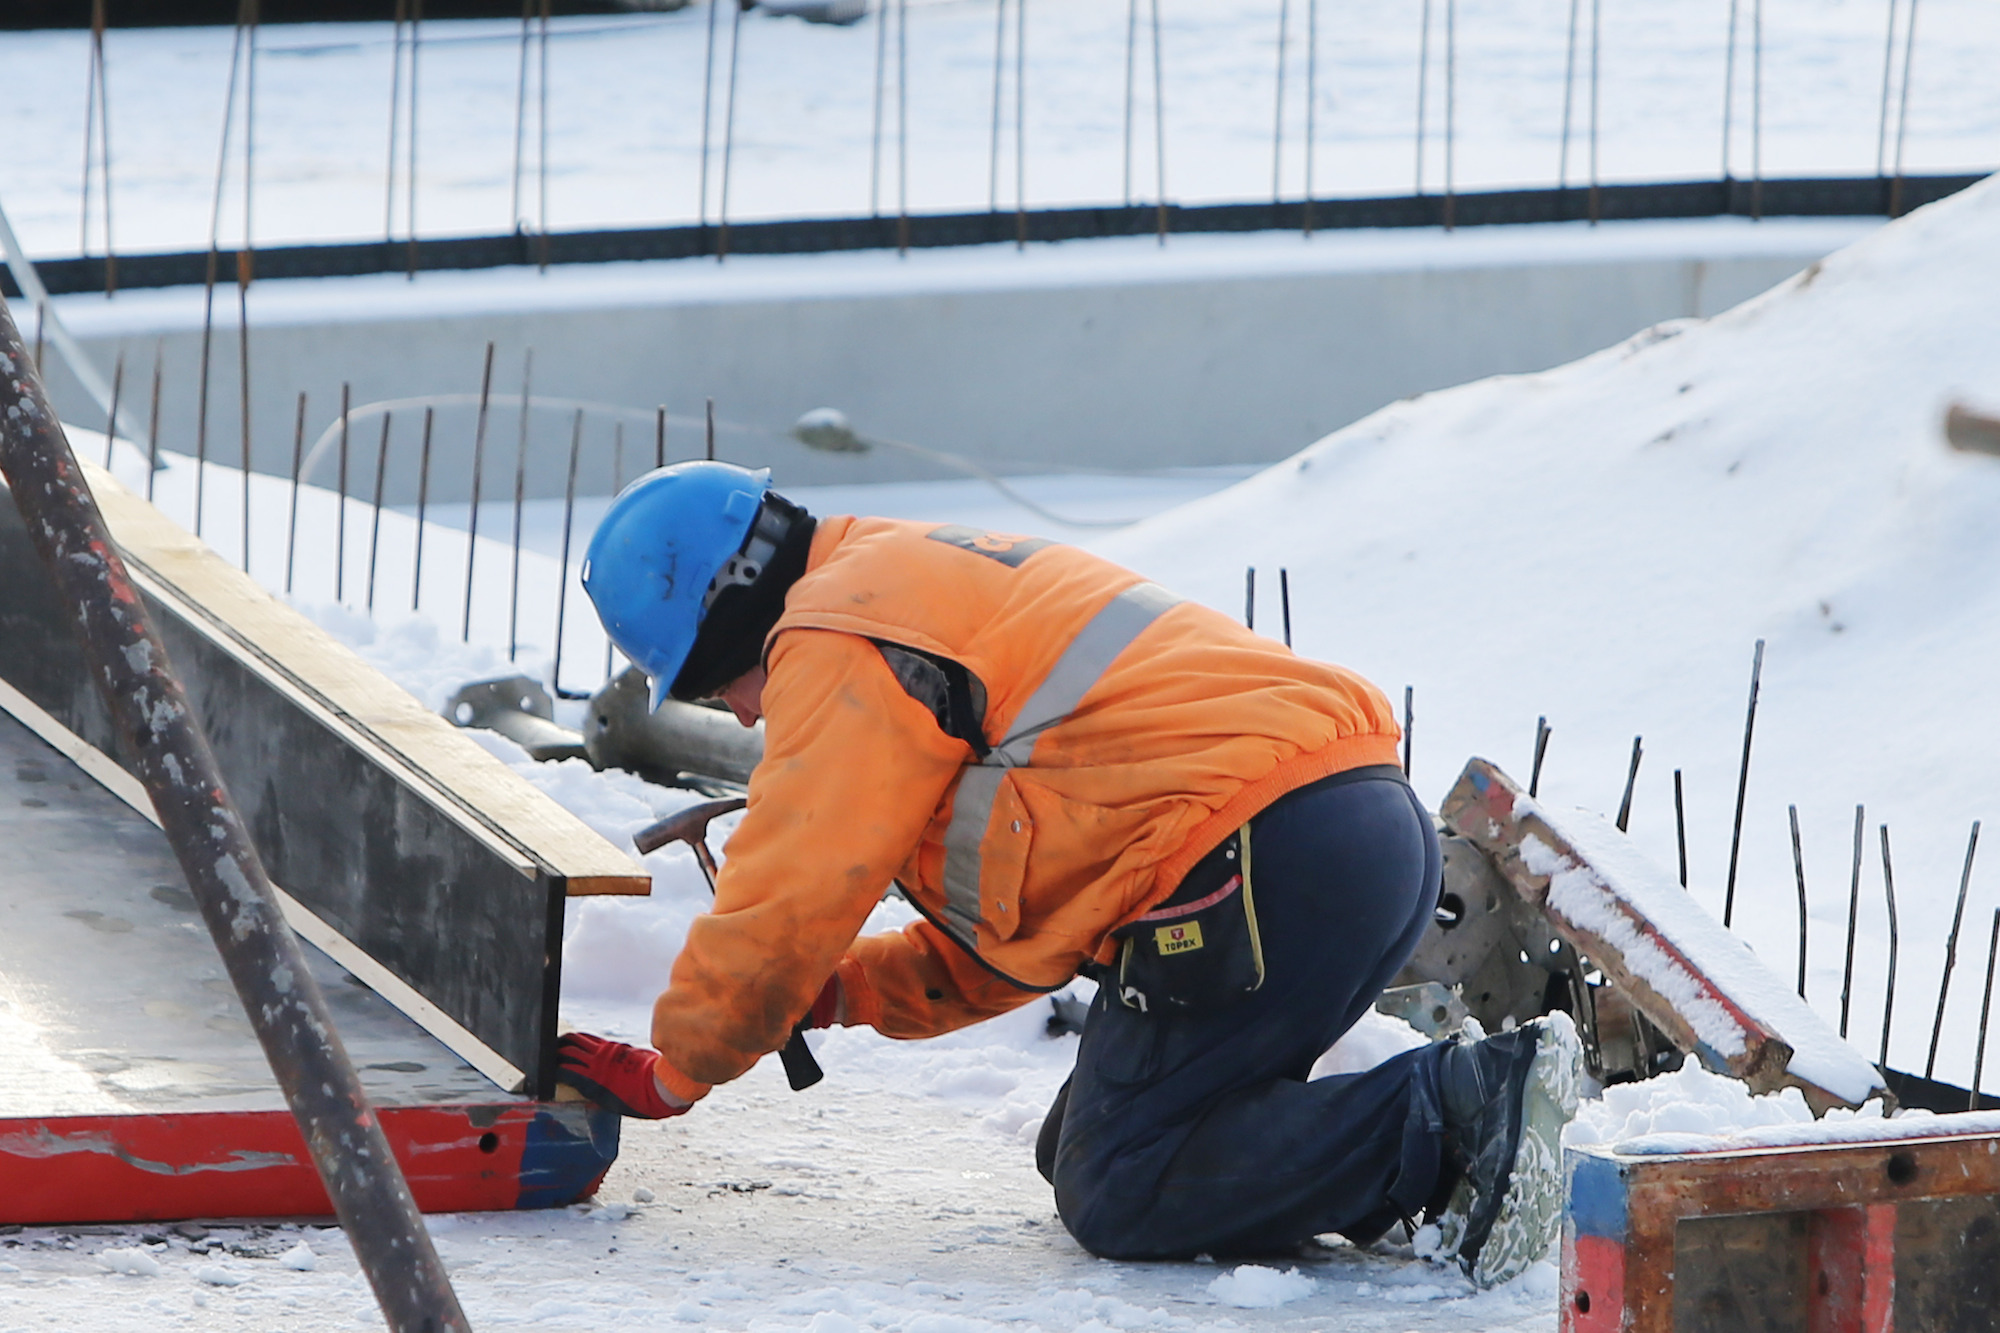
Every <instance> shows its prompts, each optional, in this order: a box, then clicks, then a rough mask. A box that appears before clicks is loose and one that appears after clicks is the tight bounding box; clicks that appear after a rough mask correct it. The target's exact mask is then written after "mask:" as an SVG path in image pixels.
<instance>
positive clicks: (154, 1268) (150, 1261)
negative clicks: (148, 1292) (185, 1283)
mask: <svg viewBox="0 0 2000 1333" xmlns="http://www.w3.org/2000/svg"><path fill="white" fill-rule="evenodd" d="M97 1262H98V1263H100V1264H103V1265H104V1267H105V1270H106V1271H107V1272H112V1273H123V1274H125V1275H126V1276H127V1277H158V1276H159V1275H160V1274H161V1272H162V1271H163V1270H162V1269H161V1267H160V1261H159V1260H158V1259H155V1258H154V1257H153V1256H152V1255H151V1254H150V1253H148V1252H147V1251H146V1250H144V1249H143V1248H141V1247H139V1246H136V1245H135V1246H132V1247H131V1248H129V1249H125V1248H121V1249H111V1250H100V1251H98V1254H97Z"/></svg>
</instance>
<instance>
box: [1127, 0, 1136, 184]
mask: <svg viewBox="0 0 2000 1333" xmlns="http://www.w3.org/2000/svg"><path fill="white" fill-rule="evenodd" d="M1138 64H1139V0H1129V3H1128V4H1127V5H1126V6H1125V207H1127V208H1130V207H1131V206H1132V120H1133V114H1134V106H1133V103H1134V100H1135V97H1136V95H1137V85H1138Z"/></svg>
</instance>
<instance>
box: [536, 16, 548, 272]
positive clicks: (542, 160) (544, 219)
mask: <svg viewBox="0 0 2000 1333" xmlns="http://www.w3.org/2000/svg"><path fill="white" fill-rule="evenodd" d="M549 8H550V6H549V0H542V26H541V43H540V45H539V47H538V51H537V54H538V57H539V64H540V68H541V73H540V76H539V77H538V78H537V79H536V80H535V107H536V110H535V135H536V140H537V143H538V145H539V146H538V147H537V148H536V149H535V191H536V204H535V211H536V219H537V220H536V223H535V258H536V262H537V264H538V265H539V266H540V268H541V270H542V272H544V273H546V272H548V269H549Z"/></svg>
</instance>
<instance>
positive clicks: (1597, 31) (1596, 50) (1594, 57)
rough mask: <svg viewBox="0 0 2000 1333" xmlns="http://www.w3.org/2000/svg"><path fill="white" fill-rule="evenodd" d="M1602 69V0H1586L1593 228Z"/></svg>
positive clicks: (1600, 209)
mask: <svg viewBox="0 0 2000 1333" xmlns="http://www.w3.org/2000/svg"><path fill="white" fill-rule="evenodd" d="M1603 69H1604V4H1603V0H1590V225H1591V226H1593V227H1595V226H1596V225H1597V224H1598V222H1599V221H1600V220H1602V218H1603V216H1604V197H1603V179H1602V177H1601V176H1600V175H1599V173H1598V162H1597V145H1598V133H1597V127H1598V111H1599V109H1600V107H1601V105H1602V98H1600V96H1599V91H1600V87H1601V84H1602V77H1601V76H1602V74H1603Z"/></svg>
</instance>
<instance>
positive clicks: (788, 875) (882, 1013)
mask: <svg viewBox="0 0 2000 1333" xmlns="http://www.w3.org/2000/svg"><path fill="white" fill-rule="evenodd" d="M877 645H892V646H896V647H901V648H905V649H911V650H915V651H916V652H919V653H923V654H926V655H928V656H930V657H933V658H937V659H942V660H944V661H948V662H952V663H956V664H958V665H960V666H962V667H963V668H965V670H966V671H968V672H970V673H971V676H972V677H973V678H974V679H975V680H976V681H977V682H978V684H979V685H980V686H981V687H983V689H982V691H981V692H982V693H983V697H984V700H985V717H984V727H983V733H984V741H985V744H986V746H987V747H988V753H987V754H986V755H985V756H984V757H983V759H982V758H981V757H980V756H979V755H977V754H976V753H975V751H974V750H973V748H972V747H971V746H969V745H968V744H967V743H966V741H964V740H960V739H954V738H953V737H950V736H947V735H945V734H944V732H943V731H942V730H941V728H940V726H939V722H938V719H937V718H936V716H934V715H933V714H932V713H931V711H930V710H929V709H927V708H926V707H924V706H923V705H922V704H920V703H918V702H917V701H916V700H914V699H912V698H911V697H910V695H909V694H908V693H906V692H905V691H904V689H903V687H902V686H901V685H900V684H899V683H898V680H897V678H896V676H895V674H894V673H893V672H892V671H891V670H890V668H889V667H888V665H886V664H885V662H884V661H883V657H882V653H881V651H880V648H879V647H878V646H877ZM766 660H767V669H768V671H769V682H768V684H767V685H766V686H765V690H764V714H765V729H766V739H765V756H764V761H763V763H761V764H760V765H759V766H758V768H757V771H756V773H755V774H754V775H753V776H752V778H751V782H750V805H749V809H748V811H747V812H746V814H745V816H744V820H743V823H742V824H741V826H740V827H739V828H738V830H737V832H736V834H735V836H734V837H732V838H731V839H730V842H729V845H728V860H727V862H726V863H725V865H724V866H723V870H722V874H721V877H720V880H719V882H718V885H717V890H716V898H715V905H714V910H713V911H712V912H710V913H708V914H706V915H704V916H702V917H700V918H698V919H697V920H696V922H695V923H694V925H693V926H692V927H691V928H690V929H689V932H688V939H687V944H686V946H685V948H684V949H683V950H682V953H681V955H680V957H679V959H677V960H676V962H675V964H674V969H673V976H672V984H671V985H670V987H669V989H668V990H667V992H666V993H665V994H663V995H662V996H661V997H660V1000H659V1002H658V1004H657V1005H656V1007H655V1012H654V1042H655V1045H657V1046H658V1047H659V1048H660V1050H661V1052H662V1053H663V1055H664V1056H665V1057H666V1062H667V1064H668V1065H669V1066H670V1067H671V1070H672V1073H670V1074H667V1075H666V1076H665V1077H666V1081H667V1082H668V1084H669V1086H670V1088H672V1089H673V1090H674V1091H676V1092H679V1093H681V1094H682V1095H684V1096H687V1095H695V1096H698V1095H700V1093H701V1092H702V1091H705V1090H706V1085H707V1084H711V1083H716V1082H721V1081H723V1080H725V1079H728V1078H733V1077H735V1076H736V1075H737V1074H739V1073H741V1072H742V1070H744V1069H745V1068H747V1067H748V1066H749V1065H750V1064H751V1063H753V1062H754V1061H755V1060H756V1058H757V1057H758V1056H759V1055H761V1054H763V1053H764V1052H766V1051H770V1050H773V1049H775V1048H776V1047H777V1046H778V1045H780V1044H781V1043H782V1041H783V1039H784V1037H785V1035H786V1033H787V1031H788V1030H789V1028H790V1026H791V1024H792V1023H793V1022H794V1021H795V1020H796V1019H797V1018H798V1016H799V1015H800V1014H803V1013H804V1012H805V1010H806V1008H807V1007H808V1006H809V1005H810V1004H811V1002H812V999H813V997H814V996H815V995H816V994H817V993H818V991H819V989H820V987H821V985H822V984H823V983H824V981H825V979H826V977H827V976H828V974H829V973H831V972H832V971H833V970H834V969H835V967H836V965H837V966H838V968H839V971H840V976H841V980H842V983H843V986H844V989H845V991H846V999H847V1021H848V1022H850V1023H855V1022H864V1023H870V1024H872V1025H873V1026H875V1027H877V1028H879V1029H880V1030H881V1031H883V1032H885V1033H887V1034H888V1035H890V1036H896V1037H915V1036H927V1035H932V1034H935V1033H938V1032H944V1031H948V1030H950V1029H952V1028H956V1027H960V1026H963V1025H964V1024H966V1023H970V1022H973V1021H976V1020H978V1019H980V1018H984V1017H988V1016H991V1015H993V1014H996V1013H1000V1012H1003V1011H1005V1010H1007V1009H1009V1008H1013V1007H1015V1006H1016V1005H1019V1004H1021V1003H1023V1002H1025V1001H1027V1000H1029V999H1032V998H1033V997H1034V994H1035V992H1036V989H1039V988H1053V987H1056V986H1060V985H1062V984H1063V983H1065V982H1067V981H1068V980H1069V979H1070V978H1071V977H1072V976H1074V975H1075V973H1076V970H1077V968H1078V967H1079V966H1081V965H1082V964H1083V963H1085V962H1087V961H1088V960H1090V959H1092V958H1097V959H1099V960H1101V961H1108V960H1109V958H1110V957H1111V955H1112V953H1113V951H1114V950H1115V947H1116V944H1115V941H1114V940H1112V938H1111V933H1112V932H1113V931H1114V930H1116V929H1117V928H1118V927H1119V926H1120V925H1122V924H1124V923H1125V922H1127V921H1130V920H1131V919H1133V918H1134V917H1137V916H1139V915H1140V914H1141V913H1143V912H1145V911H1146V910H1147V908H1149V907H1150V906H1152V905H1153V904H1154V903H1156V902H1158V901H1160V900H1161V899H1163V898H1165V897H1166V896H1167V895H1168V894H1169V893H1171V892H1172V890H1173V888H1174V886H1175V885H1176V884H1177V883H1178V882H1179V880H1180V877H1181V876H1182V875H1183V874H1184V873H1185V872H1186V871H1187V869H1188V868H1189V867H1190V866H1192V865H1193V864H1194V862H1195V861H1196V860H1198V859H1200V857H1201V856H1202V855H1203V854H1204V853H1206V852H1207V851H1209V850H1210V849H1211V848H1213V847H1214V846H1216V844H1218V843H1219V842H1221V840H1222V839H1223V838H1224V837H1226V836H1227V835H1228V834H1229V833H1230V832H1231V831H1232V830H1233V829H1235V828H1237V827H1239V826H1240V825H1242V824H1243V823H1244V822H1245V821H1247V820H1248V819H1249V817H1250V816H1251V815H1253V814H1255V813H1256V812H1257V811H1258V810H1261V809H1262V808H1263V807H1265V806H1266V805H1269V804H1270V803H1271V802H1272V801H1274V800H1276V799H1277V798H1278V797H1279V796H1281V795H1283V794H1284V793H1285V792H1287V791H1290V790H1292V789H1293V788H1295V787H1299V786H1302V785H1304V784H1305V783H1308V782H1312V781H1314V780H1316V779H1318V778H1321V777H1324V776H1326V775H1328V774H1330V773H1336V772H1340V771H1343V770H1346V769H1349V768H1356V767H1360V766H1363V765H1368V764H1384V763H1394V762H1396V743H1397V739H1398V730H1397V727H1396V722H1395V718H1394V714H1393V712H1392V711H1391V709H1390V705H1389V702H1388V700H1387V699H1386V698H1384V697H1383V695H1382V694H1381V692H1380V691H1378V690H1376V689H1375V688H1374V687H1373V686H1372V685H1370V684H1369V683H1368V682H1366V681H1365V680H1363V679H1361V678H1360V677H1359V676H1357V675H1355V674H1353V673H1352V672H1349V671H1346V670H1343V669H1342V668H1339V667H1334V666H1328V665H1326V664H1324V663H1318V662H1312V661H1308V660H1306V659H1304V658H1300V657H1298V656H1295V655H1294V654H1293V653H1292V652H1291V651H1290V650H1288V649H1286V648H1284V647H1283V646H1281V645H1279V644H1277V643H1274V642H1272V641H1270V640H1268V639H1263V638H1260V637H1258V636H1256V635H1254V634H1252V633H1250V632H1249V631H1248V630H1245V629H1243V628H1242V627H1241V626H1239V625H1237V624H1235V623H1234V622H1232V621H1230V620H1229V619H1227V618H1226V617H1224V616H1221V615H1219V614H1217V613H1215V612H1213V611H1210V610H1208V609H1207V608H1205V607H1201V606H1198V605H1196V604H1194V603H1191V602H1182V601H1179V600H1177V599H1176V598H1174V597H1173V596H1172V595H1171V594H1169V593H1167V592H1166V591H1165V590H1164V589H1161V588H1159V587H1157V586H1156V585H1153V584H1149V583H1146V582H1144V581H1143V580H1141V579H1140V578H1139V577H1138V576H1137V575H1135V574H1132V573H1131V572H1129V571H1127V570H1124V569H1120V568H1119V567H1118V566H1116V565H1113V564H1111V563H1109V562H1107V561H1104V560H1101V559H1098V558H1097V557H1095V556H1092V555H1089V554H1087V553H1085V552H1083V551H1080V550H1077V549H1075V548H1073V547H1068V546H1062V545H1059V544H1056V543H1052V542H1045V541H1042V540H1040V539H1035V538H1021V537H1008V536H1001V535H996V534H990V533H981V532H977V531H974V530H970V529H966V528H961V527H956V526H951V525H939V524H924V523H909V522H899V521H893V520H887V519H851V518H829V519H825V520H823V521H822V522H821V523H820V525H819V530H818V532H817V533H816V534H815V536H814V539H813V549H812V556H811V560H810V562H809V564H808V566H807V571H806V573H805V575H804V576H802V577H801V578H800V579H799V581H798V582H797V583H796V584H795V585H794V586H793V588H792V590H791V592H790V593H789V594H788V595H787V597H786V601H785V612H784V615H783V617H782V618H781V619H780V620H779V622H778V624H777V626H776V628H775V629H774V630H773V631H772V634H771V637H770V639H769V641H768V644H767V649H766ZM892 877H893V878H895V879H897V880H898V881H900V883H901V884H902V886H903V887H904V889H905V891H906V892H907V893H908V894H909V896H910V897H911V899H912V901H913V902H914V903H915V904H916V905H917V906H918V907H919V908H920V910H922V911H923V913H924V914H925V917H926V918H927V919H926V920H923V921H919V922H917V923H915V924H913V925H911V926H908V927H906V928H904V929H903V930H900V931H894V932H890V933H887V934H881V935H874V936H870V937H868V938H865V939H856V936H857V934H858V933H859V931H860V930H861V928H862V924H863V922H864V921H865V919H866V917H867V916H868V914H869V912H870V911H871V910H872V909H873V907H874V906H875V904H876V902H877V900H878V899H879V898H880V896H881V894H882V892H883V891H884V889H885V888H887V887H888V885H889V881H890V880H891V878H892ZM947 932H948V935H947ZM1030 988H1033V989H1030ZM675 1075H679V1076H680V1077H679V1078H678V1079H676V1078H675V1077H674V1076H675Z"/></svg>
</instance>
